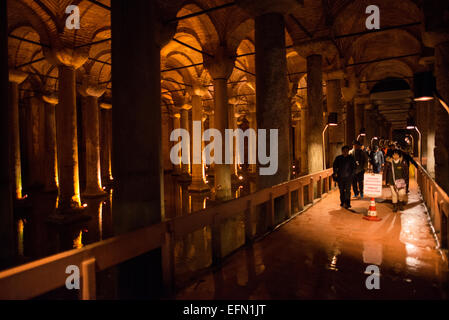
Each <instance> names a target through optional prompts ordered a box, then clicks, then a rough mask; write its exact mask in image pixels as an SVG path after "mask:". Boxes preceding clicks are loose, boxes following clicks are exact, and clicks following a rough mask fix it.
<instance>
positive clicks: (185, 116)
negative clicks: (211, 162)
mask: <svg viewBox="0 0 449 320" xmlns="http://www.w3.org/2000/svg"><path fill="white" fill-rule="evenodd" d="M190 109H192V106H191V105H190V104H184V105H183V106H182V109H181V128H182V129H185V130H187V132H189V135H190V123H189V122H190V121H189V110H190ZM187 143H188V148H187V150H182V151H183V152H186V153H187V159H188V163H182V175H181V178H182V180H190V179H191V177H190V172H191V169H190V164H191V162H190V159H191V157H190V150H191V144H190V139H189V140H188V141H187Z"/></svg>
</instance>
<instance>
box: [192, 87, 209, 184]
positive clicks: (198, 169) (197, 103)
mask: <svg viewBox="0 0 449 320" xmlns="http://www.w3.org/2000/svg"><path fill="white" fill-rule="evenodd" d="M194 121H196V122H199V123H200V126H199V130H198V131H199V132H197V134H199V135H200V137H202V136H203V131H204V126H203V106H202V101H201V96H199V95H197V94H193V95H192V123H193V122H194ZM197 129H198V128H197V127H195V125H194V124H193V130H197ZM201 141H202V140H201ZM191 150H192V152H193V162H192V183H191V184H190V186H189V191H195V192H202V191H207V190H209V186H208V185H207V184H206V183H205V182H204V179H203V157H202V151H203V148H202V143H201V142H200V143H199V144H198V145H197V143H196V142H195V141H193V145H192V149H191Z"/></svg>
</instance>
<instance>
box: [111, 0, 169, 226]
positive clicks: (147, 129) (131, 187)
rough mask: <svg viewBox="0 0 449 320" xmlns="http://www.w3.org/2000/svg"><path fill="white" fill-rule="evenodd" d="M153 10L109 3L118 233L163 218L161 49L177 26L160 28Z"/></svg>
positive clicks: (150, 5) (142, 4)
mask: <svg viewBox="0 0 449 320" xmlns="http://www.w3.org/2000/svg"><path fill="white" fill-rule="evenodd" d="M156 5H157V4H156V2H154V1H142V0H139V1H124V0H113V1H111V8H112V23H111V25H112V33H113V35H114V41H113V42H112V60H113V61H114V63H113V64H112V83H113V88H114V94H113V96H112V99H113V101H112V104H113V106H114V109H113V122H112V131H113V146H112V152H113V158H112V160H113V161H112V172H113V174H114V182H115V183H114V208H113V219H114V226H115V231H116V234H120V233H122V232H128V231H131V230H134V229H137V228H140V227H144V226H147V225H150V224H154V223H158V222H160V221H161V220H163V219H165V209H164V184H163V183H164V179H163V171H162V152H161V150H162V146H161V108H160V105H161V97H160V95H161V70H160V59H161V57H160V50H161V47H162V46H164V45H165V43H167V42H168V41H169V39H170V38H171V36H172V35H173V34H174V32H175V30H176V23H174V24H170V25H169V26H167V29H164V27H163V26H162V25H161V24H160V23H159V21H160V15H161V13H160V12H159V9H158V8H157V7H156ZM130 30H134V31H136V30H141V31H142V32H143V34H142V33H141V32H131V33H130ZM130 62H132V63H130Z"/></svg>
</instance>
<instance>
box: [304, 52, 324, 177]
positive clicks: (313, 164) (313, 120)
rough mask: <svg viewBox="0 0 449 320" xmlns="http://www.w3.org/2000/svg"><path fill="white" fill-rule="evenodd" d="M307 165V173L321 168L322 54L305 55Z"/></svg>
mask: <svg viewBox="0 0 449 320" xmlns="http://www.w3.org/2000/svg"><path fill="white" fill-rule="evenodd" d="M307 100H308V103H307V104H308V117H307V158H308V161H307V166H308V173H315V172H318V171H321V170H323V145H322V144H323V142H322V132H323V84H322V56H321V55H316V54H315V55H311V56H308V57H307Z"/></svg>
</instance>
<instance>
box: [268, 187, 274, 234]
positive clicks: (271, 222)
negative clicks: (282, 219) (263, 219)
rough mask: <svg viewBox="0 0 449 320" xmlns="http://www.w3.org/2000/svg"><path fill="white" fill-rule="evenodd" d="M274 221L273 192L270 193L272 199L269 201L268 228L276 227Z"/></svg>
mask: <svg viewBox="0 0 449 320" xmlns="http://www.w3.org/2000/svg"><path fill="white" fill-rule="evenodd" d="M274 221H275V219H274V198H273V192H270V199H269V201H268V228H269V229H273V228H274V225H275V222H274Z"/></svg>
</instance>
